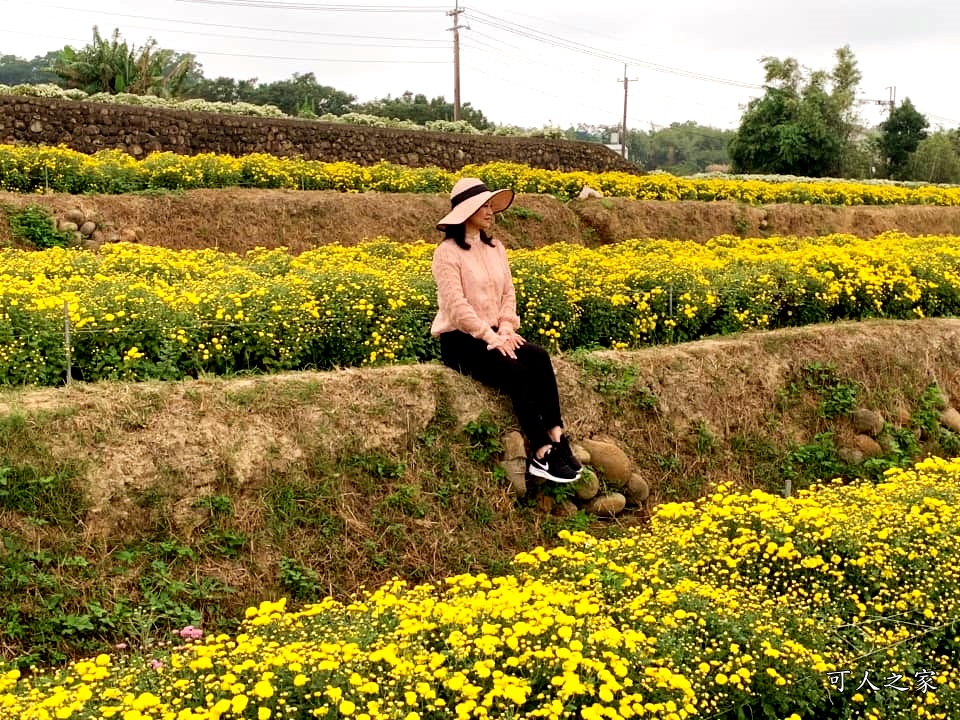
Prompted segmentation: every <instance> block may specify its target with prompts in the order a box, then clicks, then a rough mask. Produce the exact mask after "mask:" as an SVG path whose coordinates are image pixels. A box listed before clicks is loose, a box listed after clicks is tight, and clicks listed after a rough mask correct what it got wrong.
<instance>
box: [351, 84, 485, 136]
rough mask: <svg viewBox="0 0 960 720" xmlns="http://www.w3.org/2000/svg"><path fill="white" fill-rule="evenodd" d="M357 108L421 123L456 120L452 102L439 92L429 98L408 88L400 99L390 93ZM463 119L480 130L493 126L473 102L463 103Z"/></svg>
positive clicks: (374, 113) (361, 110)
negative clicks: (438, 94)
mask: <svg viewBox="0 0 960 720" xmlns="http://www.w3.org/2000/svg"><path fill="white" fill-rule="evenodd" d="M356 111H357V112H361V113H367V114H368V115H376V116H378V117H389V118H396V119H398V120H410V121H412V122H415V123H417V124H418V125H425V124H426V123H427V122H429V121H430V120H453V103H449V102H447V100H446V98H444V96H442V95H440V96H438V97H435V98H433V99H432V100H427V96H426V95H423V94H422V93H417V94H416V95H414V94H413V93H412V92H410V91H409V90H408V91H407V92H405V93H403V94H402V95H401V96H400V97H397V98H392V97H390V96H389V95H388V96H387V97H385V98H381V99H379V100H373V101H372V102H367V103H362V104H360V105H358V106H357V107H356ZM460 119H461V120H463V121H465V122H468V123H470V124H471V125H473V126H474V127H475V128H477V130H486V129H487V128H489V127H490V121H489V120H487V118H486V117H485V116H484V114H483V113H482V112H481V111H480V110H477V109H476V108H474V107H473V106H472V105H471V104H470V103H464V104H463V105H461V106H460Z"/></svg>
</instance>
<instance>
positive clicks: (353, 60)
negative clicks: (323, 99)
mask: <svg viewBox="0 0 960 720" xmlns="http://www.w3.org/2000/svg"><path fill="white" fill-rule="evenodd" d="M0 33H5V34H8V35H26V36H29V37H41V38H47V39H49V40H59V41H61V42H63V41H66V42H79V41H78V40H76V39H71V38H67V37H64V36H62V35H61V36H56V35H41V34H39V33H30V32H24V31H19V30H0ZM179 52H182V53H189V54H191V55H221V56H224V57H240V58H251V59H255V60H293V61H301V62H329V63H380V64H389V65H446V64H447V63H446V61H445V60H398V59H396V58H316V57H287V56H282V55H249V54H247V53H230V52H216V51H213V50H181V51H179Z"/></svg>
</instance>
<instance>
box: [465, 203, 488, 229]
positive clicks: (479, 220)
mask: <svg viewBox="0 0 960 720" xmlns="http://www.w3.org/2000/svg"><path fill="white" fill-rule="evenodd" d="M492 227H493V206H492V205H491V204H490V203H487V204H486V205H482V206H480V209H479V210H477V211H476V212H475V213H474V214H473V215H471V216H470V219H469V220H467V229H468V230H483V231H487V230H489V229H490V228H492Z"/></svg>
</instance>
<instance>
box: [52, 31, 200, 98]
mask: <svg viewBox="0 0 960 720" xmlns="http://www.w3.org/2000/svg"><path fill="white" fill-rule="evenodd" d="M197 68H198V65H197V63H196V59H195V58H194V56H193V55H189V54H185V55H182V54H179V53H176V52H174V51H173V50H167V49H165V48H160V47H157V43H156V41H155V40H153V39H152V38H151V39H149V40H148V41H147V44H146V45H144V46H143V47H142V48H139V49H137V48H136V47H135V46H133V45H128V44H127V42H126V41H125V40H121V38H120V31H119V30H116V29H115V30H114V31H113V35H112V36H111V37H110V39H109V40H105V39H104V38H103V37H101V35H100V31H99V29H98V28H97V27H96V26H94V28H93V42H91V43H90V44H89V45H86V46H84V47H83V48H81V49H80V50H76V49H74V48H73V47H71V46H69V45H68V46H66V47H65V48H63V50H62V52H61V54H60V57H59V58H57V60H56V62H55V63H54V65H53V70H54V72H56V73H57V75H59V76H60V77H61V78H63V80H64V81H66V84H67V86H68V87H71V88H80V89H81V90H84V91H86V92H88V93H98V92H106V93H111V94H117V93H124V92H128V93H134V94H136V95H159V96H161V97H178V96H180V95H181V94H182V91H183V90H184V88H185V85H186V83H187V82H188V80H189V78H190V77H191V74H193V75H194V77H196V76H197V75H198V73H197V70H196V69H197Z"/></svg>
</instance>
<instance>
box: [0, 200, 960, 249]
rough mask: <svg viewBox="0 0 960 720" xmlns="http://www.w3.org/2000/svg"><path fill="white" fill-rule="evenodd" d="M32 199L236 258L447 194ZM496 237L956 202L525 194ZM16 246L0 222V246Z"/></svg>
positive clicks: (703, 230) (680, 231) (693, 234)
mask: <svg viewBox="0 0 960 720" xmlns="http://www.w3.org/2000/svg"><path fill="white" fill-rule="evenodd" d="M30 203H37V204H40V205H43V206H45V207H48V208H50V209H51V210H52V211H53V212H54V213H55V214H57V215H58V216H60V217H62V216H63V214H64V213H66V212H67V211H69V210H71V209H75V208H76V209H80V210H82V211H84V213H85V214H86V215H87V217H88V218H89V219H92V220H94V221H95V222H96V223H97V226H98V227H99V228H100V229H101V231H102V232H104V233H105V234H106V235H107V236H109V235H110V234H111V233H113V234H114V235H115V237H116V234H119V233H120V232H122V231H124V230H126V231H128V234H129V235H136V237H137V238H139V241H141V242H144V243H147V244H151V245H160V246H163V247H169V248H206V247H213V248H219V249H220V250H224V251H233V252H243V251H245V250H248V249H251V248H253V247H257V246H261V247H267V248H273V247H278V246H286V247H288V248H290V250H291V251H292V252H294V253H299V252H303V251H304V250H308V249H310V248H313V247H316V246H318V245H324V244H329V243H340V244H345V245H350V244H354V243H357V242H360V241H362V240H364V239H366V238H373V237H377V236H380V235H386V236H388V237H390V238H392V239H394V240H398V241H403V242H407V241H415V240H418V239H426V240H435V239H436V238H437V237H438V233H437V231H436V230H435V228H434V223H435V222H436V220H437V219H438V218H440V217H441V216H442V215H443V214H444V213H445V212H446V209H447V208H448V207H449V205H448V203H449V201H448V199H447V197H446V196H444V195H425V194H412V193H411V194H394V193H363V194H356V193H338V192H334V191H317V192H313V191H307V192H304V191H292V190H239V189H228V190H191V191H186V192H176V193H173V192H171V193H154V194H129V195H57V194H53V195H36V196H33V195H31V196H24V195H17V194H12V193H0V207H2V206H4V205H6V206H8V207H11V206H12V207H23V206H25V205H28V204H30ZM498 221H499V222H498V228H497V230H496V232H497V233H498V234H499V236H500V237H501V238H502V239H503V240H504V242H505V244H506V245H507V246H508V247H514V248H516V247H540V246H543V245H546V244H549V243H553V242H557V241H566V242H573V243H578V244H584V245H587V246H595V245H598V244H602V243H610V242H617V241H620V240H625V239H629V238H636V237H656V238H665V239H683V240H695V241H704V240H707V239H709V238H711V237H715V236H717V235H723V234H732V235H741V236H750V237H762V236H767V235H804V236H816V235H824V234H828V233H834V232H842V233H851V234H853V235H857V236H860V237H873V236H875V235H876V234H878V233H880V232H883V231H886V230H900V231H902V232H906V233H909V234H915V235H920V234H954V235H957V234H960V207H921V206H892V207H827V206H815V205H794V204H783V205H769V206H765V207H752V206H747V205H742V204H738V203H732V202H697V201H680V202H660V201H637V200H629V199H625V198H591V199H587V200H573V201H570V202H561V201H560V200H557V199H556V198H554V197H552V196H548V195H524V194H521V195H519V196H518V197H517V199H516V200H515V202H514V204H513V207H512V208H511V209H510V210H508V211H507V212H506V213H504V214H502V215H501V216H499V219H498ZM11 243H12V239H11V237H10V230H9V228H8V227H7V224H6V223H0V245H8V244H11Z"/></svg>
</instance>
